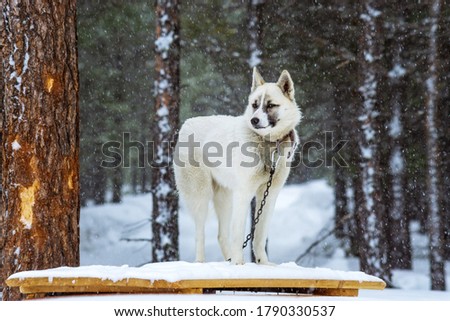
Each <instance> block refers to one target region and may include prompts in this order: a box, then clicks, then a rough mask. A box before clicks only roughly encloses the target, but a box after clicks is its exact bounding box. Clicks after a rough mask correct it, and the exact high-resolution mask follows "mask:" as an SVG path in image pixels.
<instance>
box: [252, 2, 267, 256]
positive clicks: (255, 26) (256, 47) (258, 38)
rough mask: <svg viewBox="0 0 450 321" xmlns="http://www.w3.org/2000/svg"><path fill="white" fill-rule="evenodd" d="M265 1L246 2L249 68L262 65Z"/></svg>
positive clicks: (253, 213) (253, 226)
mask: <svg viewBox="0 0 450 321" xmlns="http://www.w3.org/2000/svg"><path fill="white" fill-rule="evenodd" d="M264 3H265V0H256V1H255V0H248V3H247V16H248V21H247V33H248V38H249V42H248V43H249V46H248V50H249V53H250V57H249V59H248V64H249V66H250V68H253V67H259V66H260V65H261V64H262V31H263V21H262V19H263V17H262V14H263V8H264ZM259 206H260V204H256V197H253V199H252V201H251V203H250V229H251V230H252V231H253V230H254V229H255V222H254V217H255V215H256V209H257V208H259ZM250 248H252V249H253V240H251V241H250ZM267 250H268V240H267V241H266V253H267ZM251 260H252V262H256V258H255V253H253V251H251Z"/></svg>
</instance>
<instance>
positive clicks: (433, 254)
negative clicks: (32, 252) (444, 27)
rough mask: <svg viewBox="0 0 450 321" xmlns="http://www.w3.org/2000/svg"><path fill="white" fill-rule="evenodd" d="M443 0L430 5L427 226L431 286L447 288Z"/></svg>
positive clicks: (427, 83) (427, 102)
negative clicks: (441, 135)
mask: <svg viewBox="0 0 450 321" xmlns="http://www.w3.org/2000/svg"><path fill="white" fill-rule="evenodd" d="M441 7H442V1H441V0H434V1H433V2H432V3H431V8H430V33H429V54H428V68H429V69H428V78H427V80H426V101H425V108H426V154H427V168H428V175H427V195H428V211H427V212H428V220H427V229H428V235H429V239H430V241H429V242H430V245H429V248H430V275H431V289H432V290H442V291H444V290H445V260H444V227H445V221H444V209H443V201H442V191H441V190H440V189H441V184H442V173H441V171H440V169H441V168H440V163H441V161H440V157H441V154H440V153H439V141H438V127H437V126H438V120H437V116H438V105H437V104H438V102H439V99H438V78H439V70H438V41H437V40H438V38H437V29H438V25H439V18H440V14H441ZM447 125H448V124H447Z"/></svg>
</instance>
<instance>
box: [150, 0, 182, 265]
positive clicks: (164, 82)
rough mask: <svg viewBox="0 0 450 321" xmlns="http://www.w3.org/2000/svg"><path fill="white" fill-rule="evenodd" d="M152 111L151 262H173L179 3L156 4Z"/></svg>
mask: <svg viewBox="0 0 450 321" xmlns="http://www.w3.org/2000/svg"><path fill="white" fill-rule="evenodd" d="M155 9H156V41H155V46H156V55H155V71H156V81H155V95H156V97H155V98H156V99H155V109H154V118H153V120H154V125H153V128H154V132H153V141H154V146H155V155H156V158H157V164H154V165H155V168H154V170H153V173H152V192H153V215H152V232H153V251H152V258H153V261H154V262H162V261H174V260H178V258H179V250H178V234H179V232H178V193H177V191H176V186H175V179H174V177H173V174H172V170H171V166H172V160H173V155H172V149H171V148H168V143H169V142H172V141H174V138H175V133H176V131H177V130H178V128H179V106H180V36H179V35H180V23H179V15H178V12H179V1H178V0H158V1H156V8H155Z"/></svg>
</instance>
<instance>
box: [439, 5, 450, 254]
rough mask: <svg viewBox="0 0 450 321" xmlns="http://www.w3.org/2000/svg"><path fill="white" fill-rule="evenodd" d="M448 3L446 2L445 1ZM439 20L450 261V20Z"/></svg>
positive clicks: (446, 247)
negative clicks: (449, 122) (449, 121)
mask: <svg viewBox="0 0 450 321" xmlns="http://www.w3.org/2000/svg"><path fill="white" fill-rule="evenodd" d="M447 3H448V1H447ZM444 7H445V4H444ZM447 7H448V6H447ZM448 16H449V15H448V14H447V18H444V17H445V16H444V15H443V17H442V19H440V28H439V30H438V34H439V38H438V39H439V45H440V48H439V53H440V55H439V66H440V67H439V69H440V74H441V78H440V79H441V80H442V85H441V95H440V102H439V107H440V108H439V110H438V112H439V115H438V117H437V118H438V119H439V120H440V122H439V126H438V127H439V141H440V143H441V144H440V151H441V153H442V157H441V159H442V170H441V173H447V175H445V174H444V175H443V177H442V179H443V182H442V188H443V191H442V195H443V202H444V204H443V206H444V210H445V212H444V222H445V224H446V227H445V228H444V233H445V235H444V252H445V253H444V256H445V259H446V260H449V261H450V175H449V173H450V126H448V116H449V115H450V59H448V52H450V41H448V37H449V35H450V18H449V17H448Z"/></svg>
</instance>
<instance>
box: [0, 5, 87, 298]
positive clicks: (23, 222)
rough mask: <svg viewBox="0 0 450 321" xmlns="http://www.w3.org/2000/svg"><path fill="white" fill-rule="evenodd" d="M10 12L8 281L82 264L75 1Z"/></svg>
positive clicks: (12, 294)
mask: <svg viewBox="0 0 450 321" xmlns="http://www.w3.org/2000/svg"><path fill="white" fill-rule="evenodd" d="M2 7H3V19H4V21H3V23H4V29H5V34H6V37H5V39H4V41H5V43H4V47H3V51H2V56H3V61H6V62H7V63H6V64H4V67H5V70H4V76H5V97H4V101H3V102H4V124H3V133H4V137H3V138H4V144H3V146H2V148H3V155H4V159H3V173H4V175H3V186H4V194H3V205H4V207H3V214H2V215H3V217H4V221H3V231H6V232H7V234H6V235H4V236H3V237H4V238H6V240H3V242H2V243H3V244H4V245H5V246H4V255H5V261H4V269H3V273H2V275H3V278H5V277H7V276H8V275H10V274H12V273H15V272H18V271H24V270H37V269H45V268H53V267H57V266H63V265H65V266H77V265H78V264H79V229H78V222H79V196H78V195H79V170H78V153H79V150H78V145H79V133H78V67H77V49H76V48H77V47H76V45H77V43H76V5H75V1H61V2H56V1H48V2H47V1H44V2H38V3H34V2H32V3H31V2H28V1H9V0H3V1H2ZM20 298H21V296H20V295H19V294H18V292H17V291H16V290H14V291H13V290H11V289H9V288H5V289H4V290H3V299H4V300H14V299H20Z"/></svg>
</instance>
